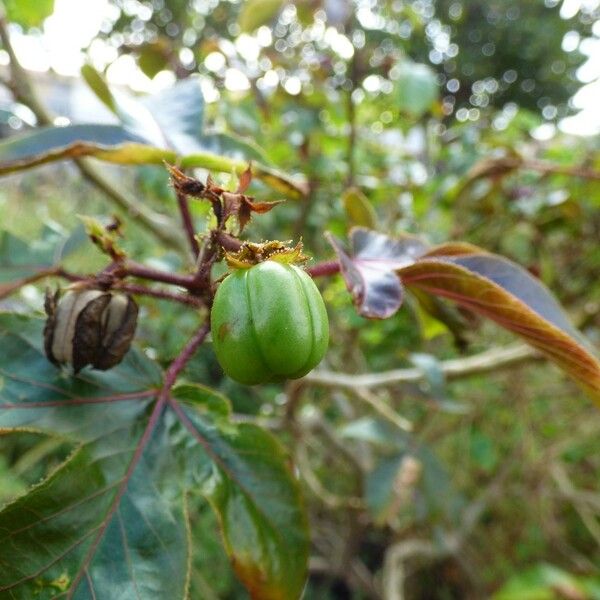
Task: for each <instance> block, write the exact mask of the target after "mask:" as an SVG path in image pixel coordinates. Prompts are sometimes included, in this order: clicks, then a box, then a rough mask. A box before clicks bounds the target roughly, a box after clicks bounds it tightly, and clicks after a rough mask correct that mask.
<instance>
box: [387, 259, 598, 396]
mask: <svg viewBox="0 0 600 600" xmlns="http://www.w3.org/2000/svg"><path fill="white" fill-rule="evenodd" d="M398 273H399V275H400V277H401V278H402V281H403V283H404V284H405V285H407V286H410V287H418V288H420V289H422V290H424V291H426V292H428V293H431V294H433V295H438V296H443V297H445V298H449V299H451V300H453V301H455V302H456V303H457V304H459V305H461V306H463V307H465V308H467V309H469V310H471V311H473V312H475V313H479V314H481V315H483V316H486V317H488V318H490V319H492V320H493V321H495V322H496V323H498V324H499V325H501V326H502V327H505V328H506V329H508V330H510V331H512V332H514V333H516V334H517V335H520V336H521V337H522V338H524V339H525V341H527V342H528V343H529V344H531V345H532V346H534V347H535V348H537V349H538V350H539V351H540V352H541V353H543V354H545V355H546V356H547V357H548V358H550V359H551V360H552V361H554V362H555V363H556V364H557V365H558V366H559V367H561V368H562V369H563V370H564V371H566V372H567V373H568V374H569V375H571V376H572V377H573V378H574V379H575V381H576V382H577V383H578V384H579V385H580V386H581V387H582V388H583V389H585V390H586V391H587V392H588V393H589V394H590V396H591V397H592V398H593V399H595V400H596V401H597V402H599V403H600V362H599V361H598V359H597V358H596V357H595V356H594V355H593V354H592V353H591V352H590V350H588V349H587V347H586V342H585V341H584V339H583V337H582V335H581V334H580V333H579V332H578V331H577V330H576V329H575V328H574V327H573V326H572V325H571V323H570V322H569V320H568V318H567V316H566V314H565V313H564V311H563V310H562V308H561V307H560V305H559V304H558V302H557V301H556V300H555V299H554V297H553V296H552V294H551V293H550V292H549V291H548V289H547V288H546V287H545V286H544V285H543V284H542V283H541V282H539V281H538V280H536V279H535V278H534V277H532V276H531V275H530V274H529V273H528V272H527V271H526V270H525V269H523V268H521V267H519V266H518V265H516V264H514V263H512V262H510V261H509V260H507V259H505V258H502V257H499V256H495V255H493V254H486V253H483V252H480V253H478V254H477V253H475V252H474V251H473V252H472V253H470V254H463V255H461V254H457V255H455V256H438V255H435V254H434V253H432V254H431V255H430V256H425V257H423V258H421V259H420V260H419V261H417V262H416V263H414V264H412V265H407V266H406V267H403V268H401V269H399V271H398Z"/></svg>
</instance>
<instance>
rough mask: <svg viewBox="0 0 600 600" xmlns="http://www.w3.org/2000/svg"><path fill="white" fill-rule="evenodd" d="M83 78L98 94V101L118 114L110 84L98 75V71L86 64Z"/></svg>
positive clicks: (82, 73)
mask: <svg viewBox="0 0 600 600" xmlns="http://www.w3.org/2000/svg"><path fill="white" fill-rule="evenodd" d="M81 76H82V77H83V78H84V80H85V82H86V83H87V84H88V85H89V86H90V88H91V90H92V91H93V92H94V94H96V96H97V97H98V99H99V100H100V101H101V102H102V103H103V104H104V105H105V106H106V107H107V108H108V109H109V110H110V111H112V112H113V113H116V112H117V107H116V105H115V99H114V98H113V95H112V92H111V91H110V88H109V87H108V84H107V83H106V81H105V80H104V78H103V77H102V75H100V73H98V71H97V70H96V69H95V68H94V67H93V66H92V65H90V64H85V65H83V67H81Z"/></svg>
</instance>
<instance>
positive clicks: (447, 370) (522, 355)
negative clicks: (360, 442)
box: [302, 344, 541, 390]
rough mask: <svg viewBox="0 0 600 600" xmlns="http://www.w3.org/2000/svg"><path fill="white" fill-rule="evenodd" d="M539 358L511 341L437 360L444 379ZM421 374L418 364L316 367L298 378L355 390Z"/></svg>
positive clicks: (410, 380) (411, 380)
mask: <svg viewBox="0 0 600 600" xmlns="http://www.w3.org/2000/svg"><path fill="white" fill-rule="evenodd" d="M539 358H541V357H540V355H539V354H538V352H537V351H536V350H535V349H533V348H531V347H530V346H526V345H525V344H514V345H511V346H506V347H504V348H493V349H491V350H486V351H485V352H481V353H480V354H474V355H473V356H468V357H466V358H455V359H450V360H445V361H442V362H441V363H440V367H441V370H442V372H443V373H444V375H445V376H446V377H447V378H448V379H460V378H462V377H469V376H471V375H479V374H481V373H488V372H490V371H497V370H499V369H503V368H506V367H510V366H513V365H515V364H520V363H523V362H528V361H531V360H536V359H539ZM424 378H425V373H424V371H423V370H422V369H419V368H416V367H415V368H409V369H394V370H391V371H384V372H382V373H372V374H371V373H369V374H364V375H351V374H349V373H336V372H333V371H324V370H317V371H313V372H312V373H309V374H308V375H306V376H305V377H304V378H303V379H302V381H303V382H305V383H308V384H311V385H319V386H323V387H331V388H336V387H341V388H350V389H354V390H356V389H357V388H373V387H379V386H386V385H396V384H400V383H414V382H417V381H421V380H422V379H424Z"/></svg>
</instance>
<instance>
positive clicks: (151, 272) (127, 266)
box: [118, 261, 197, 291]
mask: <svg viewBox="0 0 600 600" xmlns="http://www.w3.org/2000/svg"><path fill="white" fill-rule="evenodd" d="M118 275H119V276H121V277H126V276H128V275H130V276H132V277H138V278H140V279H148V280H150V281H160V282H161V283H168V284H170V285H176V286H179V287H182V288H185V289H187V290H190V291H191V290H196V289H197V285H196V283H195V280H194V277H192V276H191V275H180V274H178V273H169V272H168V271H160V270H158V269H153V268H152V267H146V266H145V265H141V264H139V263H136V262H133V261H127V262H125V263H124V264H123V265H122V267H121V269H120V270H119V271H118Z"/></svg>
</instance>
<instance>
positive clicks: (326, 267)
mask: <svg viewBox="0 0 600 600" xmlns="http://www.w3.org/2000/svg"><path fill="white" fill-rule="evenodd" d="M306 272H307V273H308V274H309V275H310V276H311V277H326V276H328V275H335V274H336V273H339V272H340V263H339V262H338V261H337V260H328V261H324V262H320V263H317V264H316V265H313V266H312V267H308V268H307V269H306Z"/></svg>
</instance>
